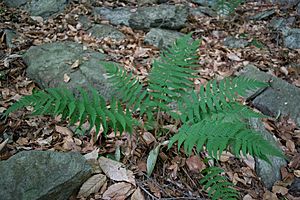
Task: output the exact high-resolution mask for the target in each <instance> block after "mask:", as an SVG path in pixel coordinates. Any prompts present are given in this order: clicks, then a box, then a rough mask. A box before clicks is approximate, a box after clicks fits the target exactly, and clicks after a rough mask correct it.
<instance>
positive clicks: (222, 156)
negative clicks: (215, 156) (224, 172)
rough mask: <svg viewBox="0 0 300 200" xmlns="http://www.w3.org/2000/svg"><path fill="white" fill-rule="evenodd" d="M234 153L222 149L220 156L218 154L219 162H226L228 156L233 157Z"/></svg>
mask: <svg viewBox="0 0 300 200" xmlns="http://www.w3.org/2000/svg"><path fill="white" fill-rule="evenodd" d="M233 157H234V155H233V154H232V153H230V152H228V151H223V152H222V154H221V156H220V161H221V162H227V161H228V160H229V158H233Z"/></svg>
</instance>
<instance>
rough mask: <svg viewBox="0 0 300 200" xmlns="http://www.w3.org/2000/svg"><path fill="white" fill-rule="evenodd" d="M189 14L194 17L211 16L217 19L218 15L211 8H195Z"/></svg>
mask: <svg viewBox="0 0 300 200" xmlns="http://www.w3.org/2000/svg"><path fill="white" fill-rule="evenodd" d="M189 14H190V15H192V16H206V15H207V16H210V17H216V16H217V13H216V12H215V11H213V10H212V9H211V8H209V7H201V6H198V7H194V8H190V11H189Z"/></svg>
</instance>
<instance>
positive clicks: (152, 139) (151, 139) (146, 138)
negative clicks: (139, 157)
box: [142, 132, 156, 145]
mask: <svg viewBox="0 0 300 200" xmlns="http://www.w3.org/2000/svg"><path fill="white" fill-rule="evenodd" d="M142 138H143V140H144V141H145V142H146V144H147V145H150V144H151V143H152V142H156V138H155V137H154V136H153V135H152V134H151V133H150V132H144V133H143V135H142Z"/></svg>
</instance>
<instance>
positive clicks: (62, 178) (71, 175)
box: [0, 151, 92, 200]
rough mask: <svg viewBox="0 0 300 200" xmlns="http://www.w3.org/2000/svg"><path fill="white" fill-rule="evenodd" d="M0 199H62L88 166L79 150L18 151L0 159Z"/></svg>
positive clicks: (79, 182) (83, 178) (85, 174)
mask: <svg viewBox="0 0 300 200" xmlns="http://www.w3.org/2000/svg"><path fill="white" fill-rule="evenodd" d="M0 171H1V178H0V185H1V187H0V197H1V199H2V200H16V199H23V200H27V199H28V200H29V199H30V200H35V199H36V200H37V199H39V200H52V199H55V200H65V199H68V198H69V197H70V196H71V195H72V194H73V193H74V192H76V190H77V189H78V188H79V187H80V186H81V185H82V183H84V182H85V181H86V179H88V178H89V177H90V175H91V173H92V169H91V167H90V166H89V164H88V163H87V162H86V160H85V158H84V157H83V156H81V155H80V154H79V153H58V152H52V151H25V152H20V153H18V154H16V155H14V156H12V157H11V158H10V159H8V160H6V161H1V162H0Z"/></svg>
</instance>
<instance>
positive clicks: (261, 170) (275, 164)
mask: <svg viewBox="0 0 300 200" xmlns="http://www.w3.org/2000/svg"><path fill="white" fill-rule="evenodd" d="M249 122H250V127H251V128H252V129H254V130H255V131H257V132H259V133H261V134H262V136H263V138H264V139H266V140H268V141H269V142H271V143H272V144H273V145H274V146H276V147H278V145H277V144H276V141H275V139H274V138H273V136H272V134H271V133H269V132H268V131H267V130H266V129H265V127H264V124H263V123H262V122H261V121H260V119H257V118H255V119H250V120H249ZM278 148H279V147H278ZM268 159H269V160H270V162H271V163H270V164H269V163H268V162H266V161H265V160H261V159H259V158H255V171H256V173H257V175H258V176H259V177H260V178H261V181H262V182H263V183H264V185H265V186H266V187H267V188H268V189H269V190H271V189H272V186H273V185H274V183H275V182H276V181H280V180H281V171H280V169H281V167H284V166H286V165H287V162H286V160H285V159H284V158H280V157H276V156H268Z"/></svg>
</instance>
